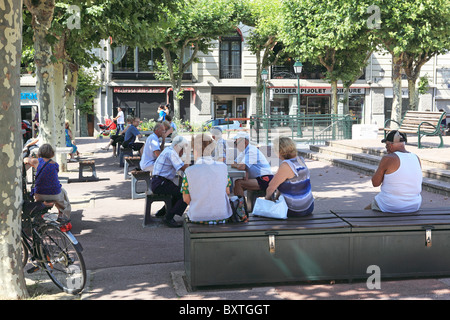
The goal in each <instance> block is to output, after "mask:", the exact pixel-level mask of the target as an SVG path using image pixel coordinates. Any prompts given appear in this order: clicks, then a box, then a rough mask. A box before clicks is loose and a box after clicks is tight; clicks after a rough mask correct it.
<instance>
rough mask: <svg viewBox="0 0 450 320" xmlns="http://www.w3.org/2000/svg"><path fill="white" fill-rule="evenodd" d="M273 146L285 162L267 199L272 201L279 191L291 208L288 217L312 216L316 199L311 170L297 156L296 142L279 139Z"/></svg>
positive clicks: (272, 181) (269, 187)
mask: <svg viewBox="0 0 450 320" xmlns="http://www.w3.org/2000/svg"><path fill="white" fill-rule="evenodd" d="M273 145H274V148H275V152H276V153H277V154H278V157H279V158H280V159H281V160H283V162H282V163H281V165H280V167H279V169H278V172H277V173H276V174H275V176H274V177H273V179H272V180H271V181H270V183H269V186H268V187H267V190H266V199H267V200H270V199H272V196H273V194H274V192H275V191H276V190H277V189H278V191H279V193H280V194H282V195H283V196H284V198H285V200H286V203H287V206H288V208H289V210H288V217H299V216H306V215H309V214H311V213H312V212H313V210H314V197H313V195H312V192H311V182H310V175H309V170H308V168H307V167H306V164H305V162H304V160H303V158H300V157H298V156H297V147H296V145H295V142H294V141H293V140H292V139H291V138H288V137H279V138H275V140H274V142H273ZM278 196H279V195H277V196H276V197H278ZM276 197H275V198H276Z"/></svg>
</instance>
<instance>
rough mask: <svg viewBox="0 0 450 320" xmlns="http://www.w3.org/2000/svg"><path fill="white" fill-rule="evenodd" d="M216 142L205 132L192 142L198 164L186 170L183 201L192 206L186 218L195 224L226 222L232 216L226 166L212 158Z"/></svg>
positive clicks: (229, 182)
mask: <svg viewBox="0 0 450 320" xmlns="http://www.w3.org/2000/svg"><path fill="white" fill-rule="evenodd" d="M213 141H214V140H213V139H212V137H211V136H210V135H208V134H206V133H202V134H199V135H197V136H196V137H195V138H194V139H193V149H194V160H195V164H194V165H193V166H190V167H188V168H187V169H186V170H185V176H184V178H183V183H182V187H181V191H182V193H183V200H184V202H185V203H187V204H188V205H189V210H188V213H187V216H188V218H189V220H190V221H192V222H196V223H206V224H217V223H225V222H227V220H228V218H230V217H231V215H232V213H233V212H232V210H231V206H230V200H229V198H228V195H229V194H230V186H231V180H230V178H229V177H228V172H227V165H226V164H224V163H223V162H218V161H215V160H213V159H212V157H211V151H212V150H214V144H213Z"/></svg>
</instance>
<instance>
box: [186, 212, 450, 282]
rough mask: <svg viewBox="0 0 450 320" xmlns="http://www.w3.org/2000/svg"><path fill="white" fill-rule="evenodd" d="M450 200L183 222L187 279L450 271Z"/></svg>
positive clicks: (254, 279)
mask: <svg viewBox="0 0 450 320" xmlns="http://www.w3.org/2000/svg"><path fill="white" fill-rule="evenodd" d="M449 240H450V208H440V209H426V210H425V209H424V210H421V211H419V212H418V213H412V214H389V213H379V212H374V211H370V210H360V211H346V212H341V211H334V212H329V213H314V214H312V215H310V216H307V217H301V218H289V219H287V220H274V219H265V218H257V217H250V221H249V222H248V223H228V224H222V225H199V224H193V223H189V222H188V223H185V225H184V252H185V253H184V256H185V261H184V265H185V271H186V278H187V282H188V284H189V285H190V287H191V288H192V289H196V288H199V287H205V286H224V285H251V284H269V283H289V282H300V281H314V280H348V281H352V280H356V279H364V280H367V278H368V277H369V276H370V274H368V273H367V270H368V267H369V266H378V267H379V269H380V272H381V278H382V279H386V278H401V277H430V276H444V275H450V254H449V253H450V241H449Z"/></svg>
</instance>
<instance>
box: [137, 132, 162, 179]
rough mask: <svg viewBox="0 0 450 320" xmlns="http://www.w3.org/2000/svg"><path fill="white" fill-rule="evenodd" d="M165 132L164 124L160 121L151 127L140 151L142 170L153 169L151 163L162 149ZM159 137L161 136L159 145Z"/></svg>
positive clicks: (152, 163)
mask: <svg viewBox="0 0 450 320" xmlns="http://www.w3.org/2000/svg"><path fill="white" fill-rule="evenodd" d="M165 133H166V130H165V127H164V125H163V124H162V123H157V124H156V125H155V127H154V128H153V133H152V134H151V135H149V136H148V138H147V141H146V142H145V145H144V148H143V151H142V158H141V161H140V163H139V166H140V167H141V169H142V170H144V171H153V165H154V163H155V161H156V158H158V156H159V155H160V153H161V152H162V151H163V150H164V143H165ZM160 137H161V138H162V142H161V145H160V144H159V138H160Z"/></svg>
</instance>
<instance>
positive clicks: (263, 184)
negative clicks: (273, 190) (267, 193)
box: [256, 175, 273, 190]
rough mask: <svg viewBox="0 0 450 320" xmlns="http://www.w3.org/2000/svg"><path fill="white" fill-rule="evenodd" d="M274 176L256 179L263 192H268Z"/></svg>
mask: <svg viewBox="0 0 450 320" xmlns="http://www.w3.org/2000/svg"><path fill="white" fill-rule="evenodd" d="M272 178H273V175H266V176H261V177H256V181H258V185H259V188H260V189H261V190H266V189H267V187H268V186H269V182H270V180H272Z"/></svg>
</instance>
